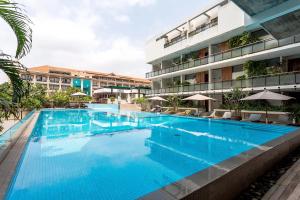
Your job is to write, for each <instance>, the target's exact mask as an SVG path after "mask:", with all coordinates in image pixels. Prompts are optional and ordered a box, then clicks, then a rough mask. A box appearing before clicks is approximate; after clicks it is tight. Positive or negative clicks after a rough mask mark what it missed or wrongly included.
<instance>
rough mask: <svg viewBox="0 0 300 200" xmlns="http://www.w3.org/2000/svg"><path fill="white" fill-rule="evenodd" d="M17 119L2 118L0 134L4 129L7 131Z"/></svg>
mask: <svg viewBox="0 0 300 200" xmlns="http://www.w3.org/2000/svg"><path fill="white" fill-rule="evenodd" d="M18 121H19V120H17V119H16V120H13V119H11V120H4V121H3V124H2V126H3V130H2V131H1V132H0V135H1V134H2V133H4V132H5V131H7V130H8V129H9V128H10V127H12V126H13V125H14V124H16V123H17V122H18Z"/></svg>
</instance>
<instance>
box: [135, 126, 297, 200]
mask: <svg viewBox="0 0 300 200" xmlns="http://www.w3.org/2000/svg"><path fill="white" fill-rule="evenodd" d="M299 146H300V129H297V130H295V131H292V132H290V133H288V134H286V135H283V136H281V137H279V138H276V139H274V140H271V141H269V142H267V143H265V144H263V145H260V148H258V147H255V148H252V149H250V150H248V151H245V152H243V153H241V154H238V155H236V156H233V157H231V158H229V159H227V160H224V161H222V162H221V163H219V164H217V165H216V166H212V167H209V168H206V169H204V170H201V171H199V172H196V173H194V174H192V175H190V176H187V177H185V178H183V179H180V180H179V181H176V182H174V183H172V184H169V185H167V186H164V187H162V188H160V189H158V190H155V191H153V192H150V193H148V194H146V195H144V196H142V197H140V198H139V199H142V200H154V199H164V200H178V199H201V200H205V199H209V200H211V199H220V197H222V199H231V198H232V197H234V196H236V195H238V193H239V192H241V191H243V190H244V189H245V188H246V187H247V186H248V185H249V184H251V182H253V181H254V180H255V179H256V178H257V177H259V176H260V175H262V174H263V173H264V172H265V171H266V170H268V169H270V167H271V166H273V165H274V164H276V163H277V162H278V161H280V160H281V159H282V158H283V157H284V156H286V155H287V154H288V153H290V152H291V151H293V150H294V149H295V148H297V147H299ZM270 154H271V155H272V156H273V157H271V158H268V156H269V155H270ZM257 160H260V162H261V161H265V163H263V164H265V165H266V166H263V164H262V163H255V161H257ZM251 162H252V165H255V166H252V165H251ZM253 162H254V163H253ZM259 165H261V166H259ZM247 167H248V168H251V167H253V168H254V169H249V170H250V171H251V170H252V171H253V172H252V173H250V172H249V174H251V175H252V176H249V174H241V173H240V172H239V171H243V170H244V169H242V168H247ZM244 171H245V170H244ZM246 173H247V171H246ZM255 173H257V174H255ZM230 174H234V175H235V176H237V174H238V175H240V176H241V178H242V179H243V178H244V179H245V178H246V177H248V178H249V179H251V181H249V180H240V182H241V184H242V186H241V187H240V189H238V188H230V187H233V186H230V184H231V183H233V182H235V181H236V180H232V182H230V179H229V178H230V177H226V176H230ZM253 175H254V176H253ZM226 179H228V180H226ZM222 181H223V183H224V181H225V182H226V183H227V184H226V185H225V184H223V185H222V186H220V184H219V182H222ZM245 182H246V184H245ZM235 184H236V183H235ZM233 185H234V184H233ZM236 185H237V184H236ZM236 185H235V186H236ZM218 187H223V188H221V189H222V192H220V194H216V193H218V189H219V188H218ZM224 188H225V189H224ZM226 190H227V192H226ZM234 190H237V192H235V194H234V192H233V191H234ZM229 193H231V194H229ZM223 195H228V197H229V198H227V196H223Z"/></svg>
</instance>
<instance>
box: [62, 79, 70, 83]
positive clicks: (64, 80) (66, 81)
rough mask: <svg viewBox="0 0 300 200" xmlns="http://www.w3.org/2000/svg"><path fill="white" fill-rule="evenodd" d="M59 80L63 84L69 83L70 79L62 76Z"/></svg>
mask: <svg viewBox="0 0 300 200" xmlns="http://www.w3.org/2000/svg"><path fill="white" fill-rule="evenodd" d="M61 82H62V83H63V84H70V83H71V79H69V78H62V79H61Z"/></svg>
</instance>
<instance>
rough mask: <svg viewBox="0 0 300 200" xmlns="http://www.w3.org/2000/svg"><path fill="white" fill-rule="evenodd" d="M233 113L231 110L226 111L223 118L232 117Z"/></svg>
mask: <svg viewBox="0 0 300 200" xmlns="http://www.w3.org/2000/svg"><path fill="white" fill-rule="evenodd" d="M231 117H232V113H231V112H224V114H223V116H222V117H221V119H231Z"/></svg>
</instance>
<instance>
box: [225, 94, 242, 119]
mask: <svg viewBox="0 0 300 200" xmlns="http://www.w3.org/2000/svg"><path fill="white" fill-rule="evenodd" d="M247 95H248V94H247V93H245V92H243V91H242V90H241V89H239V88H234V89H233V90H232V91H231V92H229V93H226V94H224V99H225V103H226V105H225V107H226V108H228V109H229V110H230V111H231V110H235V112H236V116H237V117H240V116H241V110H242V108H243V107H244V105H245V101H241V99H243V98H245V97H246V96H247Z"/></svg>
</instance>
